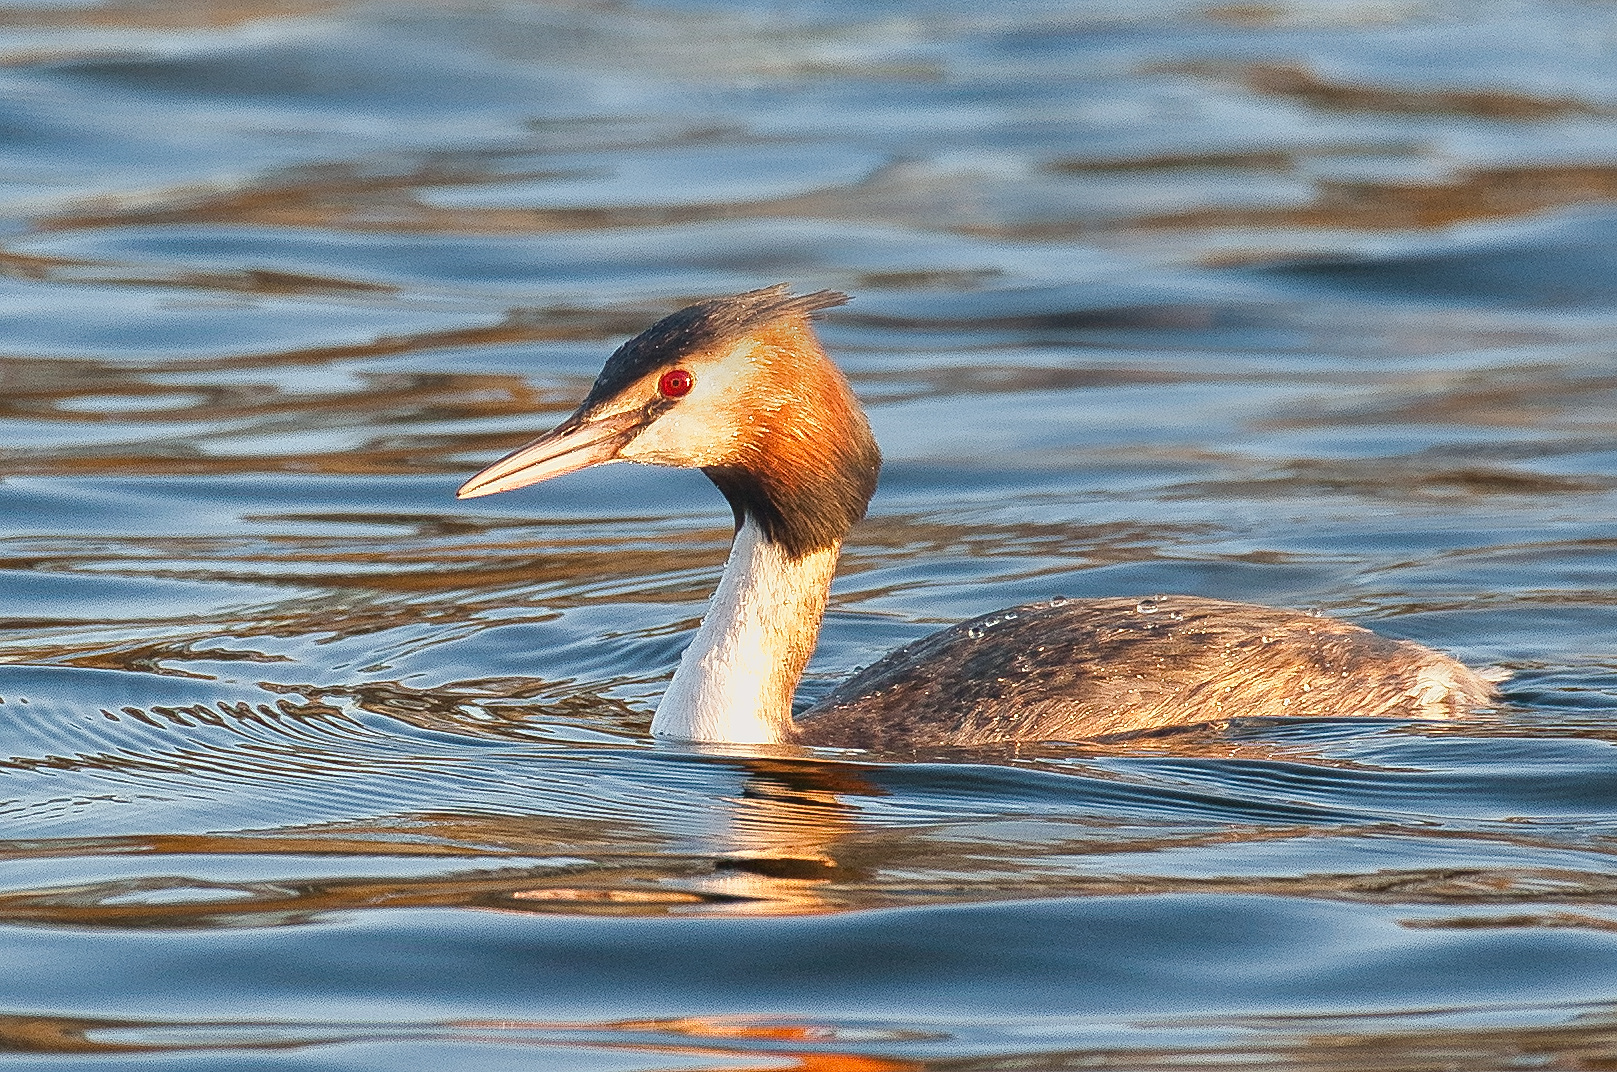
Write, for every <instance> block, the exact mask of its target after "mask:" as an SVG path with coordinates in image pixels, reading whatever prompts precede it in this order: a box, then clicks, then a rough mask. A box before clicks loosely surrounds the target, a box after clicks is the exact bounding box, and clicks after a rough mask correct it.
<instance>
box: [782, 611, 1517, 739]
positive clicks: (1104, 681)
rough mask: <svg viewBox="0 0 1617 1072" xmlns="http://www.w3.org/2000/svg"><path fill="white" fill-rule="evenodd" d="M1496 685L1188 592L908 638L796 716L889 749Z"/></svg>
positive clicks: (1381, 706)
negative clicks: (906, 641) (1184, 594)
mask: <svg viewBox="0 0 1617 1072" xmlns="http://www.w3.org/2000/svg"><path fill="white" fill-rule="evenodd" d="M1493 697H1494V689H1493V686H1492V685H1491V684H1490V683H1489V682H1488V681H1486V680H1484V679H1483V678H1482V677H1481V676H1479V675H1478V674H1477V673H1475V672H1474V671H1472V670H1470V669H1468V668H1467V667H1465V666H1463V665H1461V664H1460V663H1458V662H1455V661H1454V660H1453V659H1450V658H1448V657H1447V656H1443V655H1439V654H1438V653H1436V652H1434V651H1430V650H1428V649H1426V648H1423V647H1421V646H1420V645H1418V644H1415V643H1413V642H1411V641H1407V640H1391V639H1388V638H1386V637H1381V636H1377V635H1376V634H1374V633H1372V632H1370V631H1369V630H1367V629H1361V628H1360V627H1359V626H1356V625H1352V624H1350V623H1348V622H1342V621H1337V620H1336V619H1333V618H1323V617H1319V616H1316V615H1311V614H1303V613H1300V612H1298V611H1290V610H1280V609H1277V608H1273V607H1262V606H1256V605H1253V604H1249V603H1227V602H1224V601H1221V600H1215V599H1200V598H1196V597H1193V596H1159V597H1156V598H1154V599H1150V600H1137V599H1086V600H1055V601H1052V602H1049V603H1035V604H1032V605H1029V606H1024V607H1016V608H1012V609H1010V610H1002V611H997V612H995V613H994V614H990V615H985V616H984V617H981V618H976V619H973V620H972V621H969V622H962V623H961V624H960V625H957V626H954V627H952V628H949V629H944V630H941V631H939V632H937V633H933V634H931V635H930V636H927V637H923V638H922V639H920V640H918V641H916V642H915V643H913V644H910V645H908V646H907V647H904V648H900V649H899V650H898V651H895V652H893V653H892V654H890V655H888V656H887V657H886V658H884V659H882V660H881V661H880V662H878V663H876V664H875V665H873V666H871V667H869V668H867V669H866V670H864V671H861V672H860V673H858V674H855V675H854V676H853V677H852V678H850V679H849V680H848V681H846V682H845V683H843V684H842V685H841V686H840V687H839V688H837V689H836V690H835V691H834V692H832V693H831V694H830V695H829V696H827V697H826V698H825V699H824V700H822V701H821V702H820V703H818V704H816V705H815V706H814V707H812V708H811V709H809V711H807V712H806V713H805V714H804V717H803V719H802V720H801V721H800V722H799V730H800V739H801V740H802V742H803V743H805V744H823V745H836V746H841V747H853V748H871V749H877V750H884V751H891V750H896V749H908V748H924V747H933V746H939V745H973V744H992V743H996V742H1002V741H1036V740H1083V739H1086V738H1095V737H1103V736H1107V735H1111V734H1120V733H1129V732H1133V731H1140V730H1150V729H1156V728H1160V727H1164V726H1174V725H1192V724H1196V723H1205V722H1214V721H1219V720H1222V719H1227V718H1233V717H1239V716H1253V715H1314V716H1336V717H1343V716H1380V717H1404V718H1450V717H1455V716H1457V715H1461V714H1464V713H1466V712H1467V711H1469V710H1470V709H1472V708H1474V707H1479V706H1484V705H1486V704H1488V703H1489V702H1490V701H1492V699H1493Z"/></svg>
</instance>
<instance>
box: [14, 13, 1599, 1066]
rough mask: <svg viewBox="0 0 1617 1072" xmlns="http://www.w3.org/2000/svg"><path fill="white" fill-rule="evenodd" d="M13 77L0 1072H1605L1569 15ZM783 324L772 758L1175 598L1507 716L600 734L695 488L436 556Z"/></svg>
mask: <svg viewBox="0 0 1617 1072" xmlns="http://www.w3.org/2000/svg"><path fill="white" fill-rule="evenodd" d="M0 61H3V62H0V183H3V187H0V757H3V758H0V771H3V774H0V1050H3V1051H4V1052H5V1054H6V1056H5V1057H4V1059H3V1061H0V1063H3V1064H4V1065H5V1066H6V1067H7V1068H34V1067H40V1068H55V1067H59V1066H65V1067H71V1068H74V1069H108V1070H121V1069H126V1068H127V1069H134V1068H139V1069H142V1070H163V1072H167V1070H182V1069H183V1070H201V1069H208V1070H213V1069H229V1070H266V1072H283V1070H330V1069H366V1070H392V1069H401V1070H412V1072H414V1070H420V1069H429V1068H450V1069H475V1070H507V1069H512V1070H514V1069H523V1070H529V1069H567V1070H575V1069H577V1070H585V1072H596V1070H603V1072H604V1070H663V1069H668V1070H674V1069H712V1070H720V1069H723V1070H736V1069H747V1070H754V1069H756V1070H763V1069H770V1070H773V1069H800V1070H808V1072H816V1070H818V1072H834V1070H844V1069H846V1070H854V1072H903V1070H922V1069H940V1070H942V1069H947V1070H953V1072H988V1070H1011V1069H1017V1070H1024V1072H1025V1070H1074V1069H1080V1068H1081V1069H1153V1070H1161V1069H1179V1068H1197V1069H1220V1068H1229V1069H1245V1068H1252V1067H1257V1066H1262V1067H1265V1068H1273V1069H1303V1070H1342V1072H1349V1070H1359V1069H1365V1068H1372V1067H1373V1068H1378V1069H1393V1070H1425V1069H1439V1068H1442V1069H1451V1068H1464V1069H1467V1070H1488V1069H1519V1068H1529V1067H1531V1068H1554V1069H1595V1068H1610V1067H1612V1061H1613V1060H1614V1054H1617V754H1614V751H1613V743H1614V741H1617V569H1614V564H1617V527H1614V524H1613V520H1614V518H1617V8H1613V7H1612V6H1611V5H1608V4H1600V3H1573V2H1568V3H1494V2H1487V0H1484V2H1481V3H1478V2H1467V3H1458V2H1454V3H1448V2H1442V0H1438V2H1434V3H1413V2H1409V3H1405V2H1399V0H1388V2H1374V3H1348V2H1340V3H1338V2H1329V0H1318V2H1313V0H1274V2H1259V3H1234V4H1162V3H1150V4H1146V3H1135V2H1131V0H1115V2H1095V3H1053V2H1052V3H1040V2H1027V3H1018V4H1007V5H985V4H967V3H951V2H944V0H917V2H912V3H897V2H887V3H869V4H863V5H853V4H830V3H821V4H814V3H805V4H796V5H788V4H775V3H761V2H759V3H730V4H723V3H709V2H695V0H693V2H676V0H670V2H666V3H639V2H635V3H611V4H608V3H586V2H576V3H565V2H564V3H550V4H516V3H491V2H490V3H484V2H477V0H443V2H440V3H430V2H415V3H411V2H408V0H402V2H398V3H378V4H362V3H345V2H341V0H336V2H329V3H328V2H323V0H280V2H275V0H272V2H270V3H255V4H241V3H238V4H232V3H226V2H223V0H219V2H216V3H209V2H204V0H192V2H184V0H181V2H175V3H164V4H146V3H137V2H133V0H110V2H107V3H86V2H78V0H38V2H23V3H15V2H13V3H7V4H4V5H3V6H0ZM783 280H789V281H791V282H793V283H794V284H796V285H797V286H799V287H801V288H805V289H811V288H818V287H832V288H837V289H841V290H845V291H848V292H849V293H851V294H853V295H854V296H855V300H854V301H853V302H852V303H851V304H850V305H848V306H847V307H846V308H843V309H838V310H833V311H832V312H831V313H829V314H828V315H827V316H826V317H825V318H824V320H823V323H822V335H823V337H824V338H825V340H826V342H827V344H828V345H829V346H830V347H831V349H832V351H833V352H834V353H835V354H836V356H837V358H838V360H839V361H840V362H841V363H842V365H843V366H844V368H845V369H846V370H847V372H848V374H849V376H850V378H851V380H852V382H853V384H854V386H855V388H856V390H857V391H858V393H859V394H860V395H861V397H862V398H863V399H864V400H865V402H866V403H867V405H868V407H869V410H870V414H871V419H872V422H873V424H874V426H875V428H876V431H877V434H878V435H879V437H880V438H881V440H882V443H883V446H884V450H885V453H886V457H887V465H886V468H885V470H884V473H883V479H882V485H881V489H880V491H879V493H878V495H877V498H876V500H875V502H874V504H873V506H872V509H871V513H870V517H869V519H868V520H867V521H866V522H865V523H863V524H862V525H861V526H860V527H859V528H857V529H856V530H855V531H854V533H853V534H852V537H851V539H850V541H849V545H848V548H847V551H846V554H845V556H844V559H843V566H842V571H841V574H840V576H839V578H838V581H837V584H836V587H835V589H834V591H833V606H832V609H831V613H830V615H829V618H828V620H827V625H826V630H825V634H824V636H823V638H822V642H821V645H820V648H819V651H818V653H817V655H816V657H815V660H814V662H813V664H812V665H811V667H810V672H809V676H808V678H807V679H806V680H805V682H804V686H803V691H802V694H801V695H802V698H804V699H805V700H806V699H811V698H812V697H814V696H817V695H821V694H823V693H824V692H825V691H827V690H828V689H829V688H830V687H831V686H832V684H833V683H834V682H835V681H837V680H839V679H840V678H841V677H842V676H843V675H845V674H846V673H848V672H850V671H851V670H853V669H854V668H855V667H858V666H862V665H865V664H867V663H869V662H871V661H873V660H874V658H875V657H876V656H878V655H879V654H880V653H882V652H885V651H886V650H888V649H889V648H891V647H893V646H895V645H897V644H899V643H901V642H903V641H906V640H908V639H911V638H914V637H917V636H919V635H921V634H923V633H925V632H927V631H929V630H931V629H933V628H936V627H937V626H939V625H941V624H944V623H950V622H953V621H957V620H959V619H961V618H964V617H968V616H971V615H974V614H978V613H983V612H986V611H990V610H993V609H996V608H999V607H1003V606H1007V605H1011V604H1015V603H1018V602H1025V601H1031V600H1037V599H1045V598H1050V597H1052V596H1055V595H1066V596H1071V597H1079V596H1099V595H1138V596H1141V597H1149V596H1151V595H1153V594H1156V593H1164V592H1183V593H1193V594H1199V595H1207V596H1216V597H1223V598H1231V599H1241V600H1254V601H1261V602H1266V603H1276V604H1282V605H1288V606H1295V607H1299V608H1313V609H1317V610H1319V611H1322V612H1324V613H1329V614H1333V615H1339V616H1342V617H1346V618H1349V619H1351V620H1354V621H1357V622H1361V623H1364V624H1367V625H1370V626H1372V627H1373V628H1375V629H1377V630H1379V631H1381V632H1384V633H1387V634H1389V635H1394V636H1402V637H1411V638H1415V639H1418V640H1421V641H1423V642H1426V643H1429V644H1431V645H1434V646H1436V647H1439V648H1442V649H1444V650H1447V651H1450V652H1452V653H1454V654H1455V655H1456V656H1458V657H1460V658H1461V659H1463V660H1465V661H1467V662H1468V663H1470V664H1472V665H1475V666H1479V667H1496V668H1500V669H1502V670H1508V671H1509V672H1510V674H1511V677H1510V679H1509V681H1508V682H1507V684H1506V686H1505V697H1506V703H1505V705H1504V706H1503V707H1501V709H1500V710H1498V711H1497V712H1491V713H1486V714H1483V715H1479V716H1477V717H1476V718H1475V719H1473V720H1469V721H1465V722H1460V723H1419V722H1378V721H1373V720H1365V719H1350V718H1343V719H1315V720H1296V721H1284V720H1281V721H1274V720H1269V721H1262V720H1252V719H1245V720H1243V719H1236V720H1234V721H1233V722H1232V723H1230V724H1229V725H1228V726H1220V727H1211V728H1206V729H1202V730H1198V731H1195V732H1189V733H1185V734H1181V735H1177V736H1169V737H1162V738H1153V739H1149V740H1144V741H1135V742H1125V743H1115V742H1114V743H1110V744H1106V743H1076V744H1070V745H1047V746H1038V747H1032V748H1024V749H1022V750H1021V751H1019V752H1005V751H999V752H992V751H990V752H976V753H973V752H958V753H950V754H936V755H922V756H913V757H893V756H874V755H864V754H860V753H856V752H823V753H810V752H794V751H791V750H777V751H767V750H763V751H760V750H751V751H748V750H740V751H730V752H726V751H723V750H707V751H704V750H701V749H695V748H685V747H678V746H674V745H670V744H656V743H653V742H652V741H651V740H650V739H649V737H648V736H647V725H648V721H649V711H650V709H651V707H652V706H653V704H654V703H655V700H656V698H657V696H658V695H659V694H660V692H661V690H662V688H663V685H664V683H665V682H666V680H667V678H668V676H669V674H670V673H671V671H672V668H673V666H674V664H675V662H676V660H677V658H678V655H679V652H680V650H681V649H682V648H683V646H684V644H685V643H686V640H687V638H688V637H689V635H690V633H691V631H692V629H693V628H694V625H695V623H696V621H697V620H698V618H699V617H700V615H701V614H702V611H703V608H704V605H705V602H706V599H707V595H708V593H709V591H710V590H711V587H712V585H713V583H714V580H715V577H716V575H717V571H718V568H719V565H720V563H721V562H722V560H723V557H724V554H725V551H726V548H727V544H728V539H729V536H730V528H729V524H730V522H729V513H728V510H727V508H726V507H725V505H724V503H723V500H722V499H721V498H720V497H719V495H718V493H717V492H716V491H715V490H714V489H713V488H712V487H711V486H710V485H709V484H708V483H707V482H706V481H705V480H704V479H703V478H702V477H701V476H700V475H698V474H693V473H686V472H674V471H667V470H656V469H647V468H636V467H631V466H614V467H610V468H607V469H604V470H600V471H594V472H590V473H584V474H579V475H577V476H574V477H570V478H568V479H566V480H562V481H558V482H555V483H553V484H548V485H545V486H543V487H540V488H536V489H531V490H527V491H522V492H517V493H513V494H509V495H502V496H495V497H491V498H487V499H479V500H476V501H474V502H467V503H458V502H456V501H455V500H454V499H453V491H454V488H455V487H456V486H457V485H458V484H459V483H460V482H461V481H462V480H463V479H465V477H467V476H468V475H470V474H471V473H472V472H474V471H476V470H477V469H478V468H480V467H481V466H482V465H484V464H486V463H487V462H488V461H490V460H491V459H492V458H494V457H496V456H498V455H499V454H500V453H503V452H504V451H506V450H508V449H510V448H512V447H514V446H515V445H517V444H519V443H521V442H523V441H525V440H526V439H527V438H529V437H531V436H533V435H534V434H536V433H537V432H539V431H541V430H543V429H545V428H548V427H550V426H551V425H552V424H554V423H555V422H557V421H558V420H559V419H560V418H561V417H562V416H563V415H564V414H566V413H567V412H568V411H570V410H571V408H572V407H573V405H574V404H576V402H577V400H578V399H579V398H580V397H581V396H582V395H583V393H584V392H585V390H586V389H587V388H588V385H589V383H590V381H591V380H592V379H593V377H594V374H595V372H596V371H597V369H598V368H599V366H600V364H601V362H602V360H603V359H604V358H605V356H606V355H607V354H608V353H609V352H610V351H611V350H612V349H613V348H614V347H615V346H617V345H618V343H620V342H621V341H622V340H623V339H624V338H626V337H628V336H629V335H632V334H634V333H636V332H638V331H639V330H641V329H642V328H643V327H645V326H647V325H648V324H649V323H650V322H651V321H653V320H655V319H656V318H657V317H658V316H660V315H662V314H664V313H666V312H668V311H670V310H671V309H673V308H676V307H678V306H679V305H682V304H684V303H686V302H687V301H690V300H694V299H696V298H700V297H706V296H711V295H714V294H723V293H731V292H735V291H739V290H744V289H749V288H753V287H759V286H766V285H769V284H773V283H776V282H780V281H783Z"/></svg>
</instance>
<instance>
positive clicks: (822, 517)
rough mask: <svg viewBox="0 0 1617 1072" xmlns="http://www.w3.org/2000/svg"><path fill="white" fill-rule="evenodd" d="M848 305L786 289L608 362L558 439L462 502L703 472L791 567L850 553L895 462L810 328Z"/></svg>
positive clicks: (674, 325)
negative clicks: (558, 481)
mask: <svg viewBox="0 0 1617 1072" xmlns="http://www.w3.org/2000/svg"><path fill="white" fill-rule="evenodd" d="M847 300H848V298H847V296H846V295H844V294H839V293H837V292H835V291H828V290H822V291H816V292H815V293H813V294H804V295H801V296H794V295H792V294H790V293H789V291H788V287H787V285H786V284H784V283H782V284H779V285H777V286H773V287H767V288H765V289H763V290H753V291H748V292H747V293H745V294H737V295H734V296H733V297H728V298H715V299H713V300H711V301H705V302H700V303H698V304H696V305H692V306H689V307H687V308H685V309H681V310H680V311H679V312H677V313H674V314H673V315H671V316H668V317H665V318H664V319H662V320H659V321H658V322H657V323H656V324H653V325H652V326H651V327H650V328H648V329H647V330H646V331H644V332H642V333H641V334H639V335H637V336H635V337H634V338H633V339H630V340H629V341H628V342H626V343H624V344H623V345H622V346H620V347H619V348H618V350H617V352H615V353H614V354H613V355H612V356H611V357H610V358H608V359H607V362H606V365H605V367H603V368H602V369H601V374H600V376H599V377H597V378H596V381H595V385H594V386H593V387H592V388H590V392H589V394H588V395H587V396H586V397H585V399H584V401H583V403H582V404H581V405H580V406H579V407H578V409H577V410H576V411H575V412H574V413H573V415H572V416H570V417H568V418H567V420H565V421H563V422H562V423H561V424H560V425H558V426H557V427H556V428H555V429H554V430H552V431H550V432H548V433H546V434H545V435H543V436H540V437H539V438H538V439H536V440H534V441H533V442H532V443H529V444H528V445H527V446H525V447H522V448H521V449H519V450H517V451H514V452H512V453H511V454H509V455H507V456H506V457H504V458H502V459H500V460H499V461H497V462H495V463H494V464H493V465H491V466H489V467H488V468H487V469H484V470H483V471H482V472H480V473H478V474H477V475H476V476H474V477H472V478H471V479H470V480H468V481H467V482H466V483H465V484H464V485H462V486H461V488H460V491H459V492H458V493H457V494H458V496H459V497H460V498H463V499H469V498H473V497H476V496H479V495H490V494H493V493H494V492H498V491H509V490H511V489H513V488H520V487H525V486H527V485H529V484H536V483H538V482H540V481H542V480H549V479H550V478H552V477H556V476H561V475H562V474H564V473H571V472H575V471H577V470H579V469H583V468H585V467H586V466H591V465H601V464H604V463H607V462H616V461H636V462H646V463H649V464H652V465H670V466H678V467H680V468H695V469H701V470H702V471H703V472H704V473H706V474H707V476H708V477H709V479H711V480H712V481H713V482H714V483H715V484H716V485H718V487H719V489H720V490H721V491H723V492H724V495H725V497H726V498H727V499H728V500H729V501H730V505H731V508H732V509H733V510H734V512H735V517H736V525H737V527H738V528H739V527H740V526H741V525H742V523H743V522H745V521H746V520H748V519H751V520H752V521H754V522H755V523H756V524H757V525H758V527H759V529H760V530H761V531H762V532H763V534H764V536H765V537H766V538H767V539H769V540H771V541H773V542H775V543H777V544H779V545H780V546H781V547H782V548H783V549H784V550H785V551H786V552H787V553H788V554H789V555H791V556H794V557H800V556H802V555H804V554H807V553H808V552H810V551H814V550H819V549H821V548H824V547H828V546H832V545H834V544H837V543H839V542H840V541H841V539H842V537H843V535H845V534H846V533H847V531H848V529H849V528H850V527H851V526H852V525H853V523H854V522H855V521H858V520H859V518H861V517H863V516H864V512H865V507H866V505H867V504H868V503H869V501H870V497H871V495H872V494H874V492H875V488H876V475H877V472H878V470H879V469H880V467H881V455H880V452H879V451H878V450H877V447H876V441H875V438H874V437H873V436H872V435H871V432H870V426H869V424H868V423H867V422H866V421H865V416H864V413H863V412H862V411H861V410H860V408H859V404H858V402H857V401H856V400H855V399H854V397H853V392H852V391H851V390H850V389H849V387H848V383H847V381H846V380H845V379H844V378H843V376H842V374H841V372H839V371H838V370H837V368H836V366H835V365H834V364H832V363H831V360H830V358H828V357H827V356H826V354H825V351H824V349H823V348H821V346H820V344H819V341H818V340H817V339H816V338H815V337H814V332H813V330H812V329H811V328H810V326H809V316H810V315H811V314H812V313H815V312H817V311H819V310H821V309H829V308H831V307H833V306H837V305H841V304H843V303H844V302H846V301H847Z"/></svg>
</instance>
